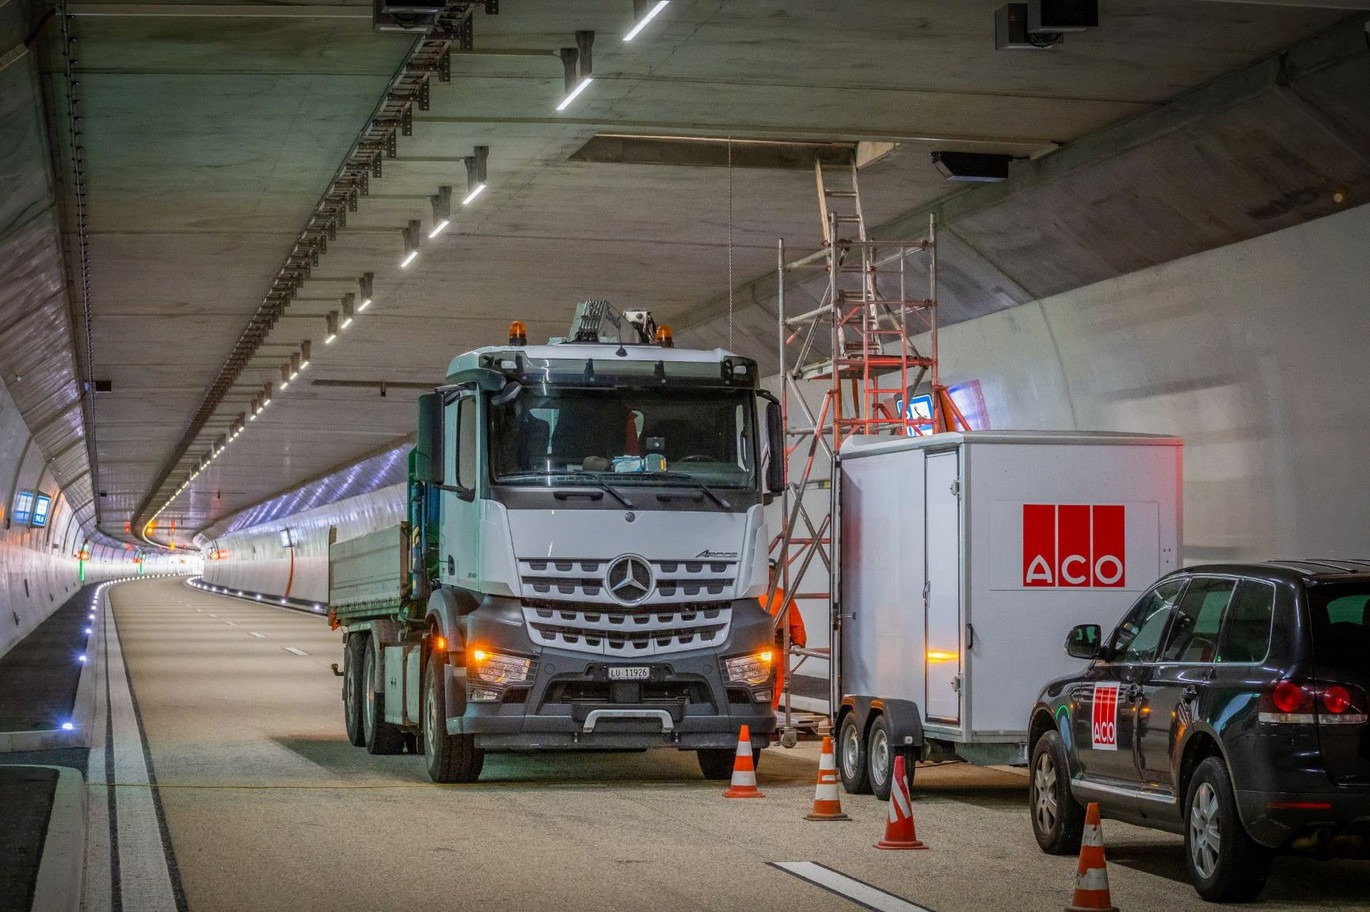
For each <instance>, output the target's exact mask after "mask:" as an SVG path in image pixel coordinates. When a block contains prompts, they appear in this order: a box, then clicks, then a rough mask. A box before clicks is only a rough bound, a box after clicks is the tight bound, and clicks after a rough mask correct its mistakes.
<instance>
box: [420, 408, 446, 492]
mask: <svg viewBox="0 0 1370 912" xmlns="http://www.w3.org/2000/svg"><path fill="white" fill-rule="evenodd" d="M417 436H418V439H417V441H416V442H415V444H414V480H415V481H425V482H429V483H431V484H442V396H440V395H438V394H437V393H427V394H425V395H422V396H420V397H419V432H418V435H417Z"/></svg>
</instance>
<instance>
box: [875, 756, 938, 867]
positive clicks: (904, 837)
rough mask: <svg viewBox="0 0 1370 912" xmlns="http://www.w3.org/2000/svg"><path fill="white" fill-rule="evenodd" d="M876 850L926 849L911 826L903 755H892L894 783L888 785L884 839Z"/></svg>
mask: <svg viewBox="0 0 1370 912" xmlns="http://www.w3.org/2000/svg"><path fill="white" fill-rule="evenodd" d="M875 847H876V848H877V849H926V848H927V844H926V843H924V842H922V841H921V840H919V838H918V832H917V831H916V830H915V829H914V826H913V801H912V800H911V799H910V798H909V777H908V774H907V771H906V770H905V768H904V755H903V754H895V755H894V781H892V782H891V783H890V813H889V817H888V818H887V819H886V820H885V838H884V839H882V840H880V841H879V842H877V843H876V844H875Z"/></svg>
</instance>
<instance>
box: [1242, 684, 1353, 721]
mask: <svg viewBox="0 0 1370 912" xmlns="http://www.w3.org/2000/svg"><path fill="white" fill-rule="evenodd" d="M1368 708H1370V700H1367V699H1366V696H1365V691H1363V690H1361V689H1360V688H1359V687H1357V686H1355V685H1354V684H1324V683H1322V682H1319V681H1314V682H1311V683H1307V684H1296V683H1295V682H1293V681H1277V682H1275V684H1274V685H1273V686H1272V687H1270V688H1269V689H1267V690H1266V691H1265V693H1263V694H1261V701H1260V709H1259V716H1258V718H1259V719H1260V721H1262V722H1273V723H1277V724H1284V725H1312V724H1314V723H1319V724H1322V725H1363V724H1364V723H1365V721H1366V718H1367V709H1368Z"/></svg>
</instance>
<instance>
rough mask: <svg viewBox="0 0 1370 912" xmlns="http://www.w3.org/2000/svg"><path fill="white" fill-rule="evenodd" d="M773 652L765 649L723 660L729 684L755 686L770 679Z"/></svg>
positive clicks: (773, 657)
mask: <svg viewBox="0 0 1370 912" xmlns="http://www.w3.org/2000/svg"><path fill="white" fill-rule="evenodd" d="M774 659H775V653H773V652H772V651H771V650H769V649H766V650H763V651H761V652H758V653H755V654H753V655H745V656H734V657H733V658H731V659H724V660H723V669H724V671H725V672H726V673H727V676H728V683H729V684H746V685H748V686H750V687H755V686H757V685H758V684H765V683H766V682H767V681H769V680H770V679H771V663H772V662H773V661H774Z"/></svg>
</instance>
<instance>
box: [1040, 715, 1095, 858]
mask: <svg viewBox="0 0 1370 912" xmlns="http://www.w3.org/2000/svg"><path fill="white" fill-rule="evenodd" d="M1028 774H1029V776H1030V777H1031V778H1030V779H1029V780H1028V782H1029V785H1028V812H1029V813H1030V815H1031V817H1032V835H1033V836H1035V837H1036V839H1037V845H1038V846H1039V847H1041V849H1042V851H1043V852H1046V853H1047V854H1048V855H1074V854H1075V853H1076V852H1078V851H1080V834H1081V833H1083V832H1084V826H1085V809H1084V808H1083V807H1081V806H1080V802H1078V801H1076V800H1075V795H1074V794H1073V793H1072V792H1071V790H1070V761H1069V758H1068V757H1067V756H1066V745H1065V742H1064V741H1062V740H1061V735H1060V733H1059V732H1057V731H1056V730H1055V729H1052V730H1051V731H1048V732H1046V733H1045V734H1043V735H1042V737H1040V738H1038V739H1037V743H1036V744H1035V745H1033V747H1032V762H1031V763H1030V764H1029V766H1028Z"/></svg>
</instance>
